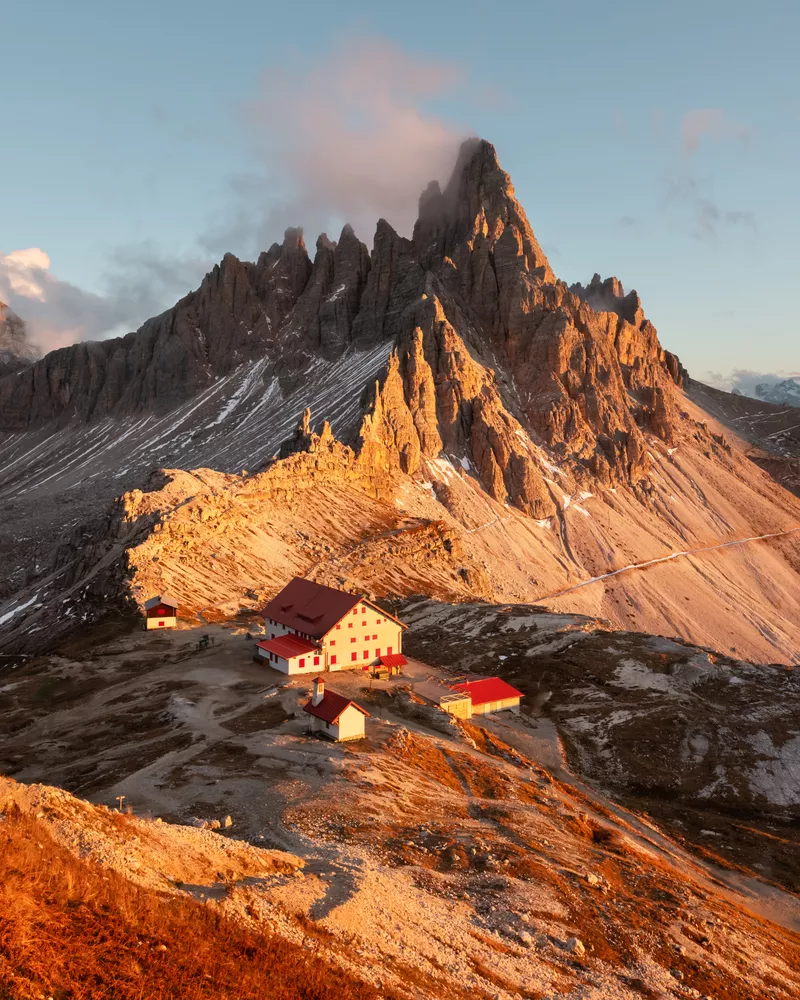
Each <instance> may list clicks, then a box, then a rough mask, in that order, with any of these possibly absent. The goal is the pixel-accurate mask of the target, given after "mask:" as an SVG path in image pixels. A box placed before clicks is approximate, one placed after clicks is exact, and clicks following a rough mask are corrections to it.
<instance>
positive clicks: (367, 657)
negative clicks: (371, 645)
mask: <svg viewBox="0 0 800 1000" xmlns="http://www.w3.org/2000/svg"><path fill="white" fill-rule="evenodd" d="M364 659H365V660H368V659H369V650H368V649H365V650H364Z"/></svg>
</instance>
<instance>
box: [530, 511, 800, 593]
mask: <svg viewBox="0 0 800 1000" xmlns="http://www.w3.org/2000/svg"><path fill="white" fill-rule="evenodd" d="M795 532H800V526H799V527H797V528H789V529H788V530H787V531H772V532H770V533H769V534H766V535H753V536H752V537H750V538H735V539H733V540H732V541H729V542H719V543H718V544H717V545H701V546H700V547H699V548H696V549H686V550H685V551H683V552H671V553H670V554H669V555H668V556H659V558H658V559H648V560H647V562H640V563H631V564H630V565H629V566H623V567H622V568H621V569H615V570H612V571H611V572H610V573H602V574H601V575H600V576H593V577H591V578H590V579H589V580H582V581H581V582H580V583H576V584H573V586H571V587H565V588H564V589H563V590H556V591H553V593H551V594H544V595H542V596H541V597H537V598H536V601H537V603H541V602H542V601H553V600H555V599H556V598H557V597H563V596H564V595H565V594H571V593H572V592H573V591H575V590H580V589H581V588H582V587H588V586H589V584H591V583H600V581H601V580H608V579H610V578H611V577H612V576H619V575H620V574H621V573H631V572H633V571H634V570H639V569H647V568H648V567H649V566H656V565H657V564H658V563H665V562H671V561H672V560H673V559H681V558H683V557H685V556H695V555H699V554H700V553H701V552H713V551H715V550H716V549H729V548H733V546H735V545H747V544H748V543H749V542H762V541H764V540H765V539H767V538H783V537H785V536H786V535H793V534H795Z"/></svg>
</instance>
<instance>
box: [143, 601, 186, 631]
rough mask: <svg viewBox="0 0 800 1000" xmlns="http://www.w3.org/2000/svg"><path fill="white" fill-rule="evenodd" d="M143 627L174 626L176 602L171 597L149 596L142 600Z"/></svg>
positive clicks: (175, 621)
mask: <svg viewBox="0 0 800 1000" xmlns="http://www.w3.org/2000/svg"><path fill="white" fill-rule="evenodd" d="M144 616H145V628H146V629H151V628H175V627H176V626H177V624H178V602H177V601H174V600H173V599H172V598H171V597H166V596H162V597H151V598H150V600H149V601H145V602H144Z"/></svg>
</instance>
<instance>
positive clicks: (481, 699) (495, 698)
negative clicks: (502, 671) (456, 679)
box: [450, 677, 523, 715]
mask: <svg viewBox="0 0 800 1000" xmlns="http://www.w3.org/2000/svg"><path fill="white" fill-rule="evenodd" d="M450 688H451V690H453V691H457V692H458V693H459V694H468V695H469V696H470V698H471V700H472V713H473V715H486V714H488V713H489V712H502V711H504V710H506V709H510V710H511V711H513V712H518V711H519V701H520V698H522V697H523V695H522V692H521V691H517V689H516V688H515V687H512V686H511V685H510V684H508V683H507V682H506V681H504V680H503V678H502V677H481V678H480V679H478V680H475V681H464V682H463V683H461V684H451V685H450Z"/></svg>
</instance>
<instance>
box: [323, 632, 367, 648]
mask: <svg viewBox="0 0 800 1000" xmlns="http://www.w3.org/2000/svg"><path fill="white" fill-rule="evenodd" d="M377 638H378V634H377V632H376V633H375V634H374V635H365V636H364V642H369V641H370V639H372V640H375V639H377ZM350 642H358V637H357V636H355V635H354V636H353V637H352V638H351V639H350ZM330 644H331V646H335V645H336V640H335V639H331V642H330Z"/></svg>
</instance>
